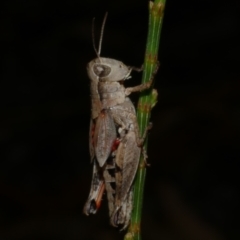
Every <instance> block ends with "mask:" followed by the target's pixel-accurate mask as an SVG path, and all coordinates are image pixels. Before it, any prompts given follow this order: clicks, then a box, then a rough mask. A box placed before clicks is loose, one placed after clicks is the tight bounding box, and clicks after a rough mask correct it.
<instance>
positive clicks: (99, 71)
mask: <svg viewBox="0 0 240 240" xmlns="http://www.w3.org/2000/svg"><path fill="white" fill-rule="evenodd" d="M93 71H94V73H95V74H96V75H97V76H99V77H106V76H107V75H109V73H110V72H111V68H110V67H108V66H106V65H103V64H95V65H94V67H93Z"/></svg>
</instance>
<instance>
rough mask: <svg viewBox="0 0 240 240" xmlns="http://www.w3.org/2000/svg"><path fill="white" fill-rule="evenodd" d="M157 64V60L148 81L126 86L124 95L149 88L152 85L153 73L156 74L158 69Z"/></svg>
mask: <svg viewBox="0 0 240 240" xmlns="http://www.w3.org/2000/svg"><path fill="white" fill-rule="evenodd" d="M159 66H160V63H159V62H157V65H156V67H155V69H154V71H153V74H152V76H151V78H150V79H149V81H148V82H146V83H142V84H140V85H137V86H134V87H128V88H126V89H125V94H126V96H129V95H130V94H131V93H133V92H142V91H144V90H147V89H149V88H150V87H151V86H152V83H153V80H154V77H155V75H156V74H157V71H158V68H159Z"/></svg>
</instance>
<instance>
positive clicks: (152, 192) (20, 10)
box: [0, 0, 240, 240]
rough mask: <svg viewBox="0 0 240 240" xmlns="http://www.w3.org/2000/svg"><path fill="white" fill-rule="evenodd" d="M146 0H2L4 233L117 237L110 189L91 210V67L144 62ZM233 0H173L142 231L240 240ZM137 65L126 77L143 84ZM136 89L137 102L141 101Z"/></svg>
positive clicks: (177, 239)
mask: <svg viewBox="0 0 240 240" xmlns="http://www.w3.org/2000/svg"><path fill="white" fill-rule="evenodd" d="M147 6H148V1H146V0H142V1H135V0H133V1H130V0H128V1H127V0H125V1H124V0H121V1H107V0H105V1H104V0H103V1H80V0H79V1H72V0H68V1H43V0H42V1H40V0H25V1H17V0H12V1H2V2H1V6H0V11H1V24H0V26H1V28H0V29H1V61H2V62H1V76H0V81H1V83H0V84H1V85H0V98H1V101H0V105H1V108H0V109H1V117H0V123H1V124H0V141H1V148H0V157H1V161H0V239H1V240H5V239H9V240H15V239H16V240H18V239H19V240H20V239H43V240H47V239H51V240H55V239H59V240H65V239H67V240H75V239H89V240H94V239H104V240H107V239H119V240H120V239H123V236H124V235H123V233H119V232H118V230H116V229H114V228H112V227H110V226H109V219H108V213H107V206H106V197H104V200H103V206H102V208H101V209H100V211H99V212H98V214H97V215H95V216H91V217H86V216H84V215H83V214H82V208H83V205H84V202H85V200H86V199H87V196H88V191H89V187H90V181H91V174H92V166H91V165H90V158H89V153H88V128H89V118H90V97H89V79H88V77H87V74H86V64H87V62H89V61H90V60H91V59H93V58H94V57H95V53H94V51H93V46H92V36H91V28H92V18H93V17H96V21H95V29H96V39H98V36H99V29H100V27H101V23H102V19H103V16H104V14H105V11H108V12H109V16H108V19H107V23H106V28H105V33H104V39H103V46H102V56H105V57H111V58H115V59H119V60H121V61H123V62H124V63H126V64H127V65H134V66H141V64H142V63H143V57H144V49H145V43H146V35H147V25H148V8H147ZM239 11H240V2H239V1H237V0H235V1H233V0H229V1H223V0H219V1H206V0H202V1H199V0H195V1H190V0H186V1H176V0H168V1H167V5H166V11H165V18H164V23H163V29H162V38H161V44H160V51H159V59H160V62H161V67H160V70H159V73H158V75H157V77H156V85H155V87H156V88H157V89H158V92H159V100H158V104H157V106H156V107H155V109H154V111H153V114H152V122H153V124H154V128H153V130H152V131H151V133H150V135H149V145H150V146H149V154H148V155H149V162H150V163H151V167H149V168H148V172H147V182H146V190H145V195H144V209H143V222H142V232H143V239H148V240H151V239H162V240H206V239H207V240H208V239H209V240H220V239H227V240H231V239H239V238H240V233H239V224H238V223H239V213H240V212H239V208H238V205H239V201H240V194H239V181H238V178H239V172H240V171H239V167H240V165H239V157H240V153H239V138H238V135H239V132H240V128H239V121H240V110H239V107H240V106H239V103H240V101H239V97H238V94H239V90H240V83H239V66H238V63H239V55H240V45H239V39H238V37H237V35H238V34H239V22H238V21H239V19H238V18H239ZM140 79H141V74H139V73H134V74H133V79H132V80H130V81H129V83H128V84H129V85H136V84H138V83H139V82H140ZM136 100H137V94H134V96H133V101H134V102H135V103H136Z"/></svg>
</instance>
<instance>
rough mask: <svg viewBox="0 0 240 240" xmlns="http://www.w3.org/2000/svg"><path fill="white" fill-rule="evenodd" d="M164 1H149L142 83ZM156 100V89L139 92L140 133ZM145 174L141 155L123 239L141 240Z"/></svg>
mask: <svg viewBox="0 0 240 240" xmlns="http://www.w3.org/2000/svg"><path fill="white" fill-rule="evenodd" d="M165 3H166V0H155V1H154V2H152V1H150V2H149V29H148V38H147V47H146V52H145V59H144V69H143V75H142V83H145V82H147V81H149V80H150V79H151V77H152V76H153V74H154V71H155V70H156V68H157V65H158V48H159V40H160V33H161V26H162V21H163V13H164V7H165ZM156 102H157V91H156V90H154V89H153V88H151V89H150V90H148V91H144V92H143V93H141V94H140V98H139V102H138V107H137V117H138V124H139V128H140V133H141V134H143V132H144V131H145V129H146V127H147V126H148V124H149V119H150V116H151V109H152V108H153V106H154V105H155V104H156ZM144 148H145V149H147V141H145V145H144ZM145 176H146V163H145V161H144V159H143V157H141V159H140V163H139V169H138V171H137V175H136V179H135V182H134V202H133V211H132V216H131V224H130V226H129V229H128V232H127V234H126V235H125V238H124V239H125V240H141V214H142V203H143V191H144V182H145Z"/></svg>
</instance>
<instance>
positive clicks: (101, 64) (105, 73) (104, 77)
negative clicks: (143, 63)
mask: <svg viewBox="0 0 240 240" xmlns="http://www.w3.org/2000/svg"><path fill="white" fill-rule="evenodd" d="M131 71H132V69H131V68H129V67H128V66H126V65H125V64H124V63H123V62H121V61H118V60H115V59H112V58H104V57H99V58H95V59H94V60H92V61H91V62H89V63H88V65H87V72H88V76H89V78H90V79H95V78H98V79H99V81H111V82H118V81H122V80H125V79H127V78H129V75H130V73H131Z"/></svg>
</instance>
